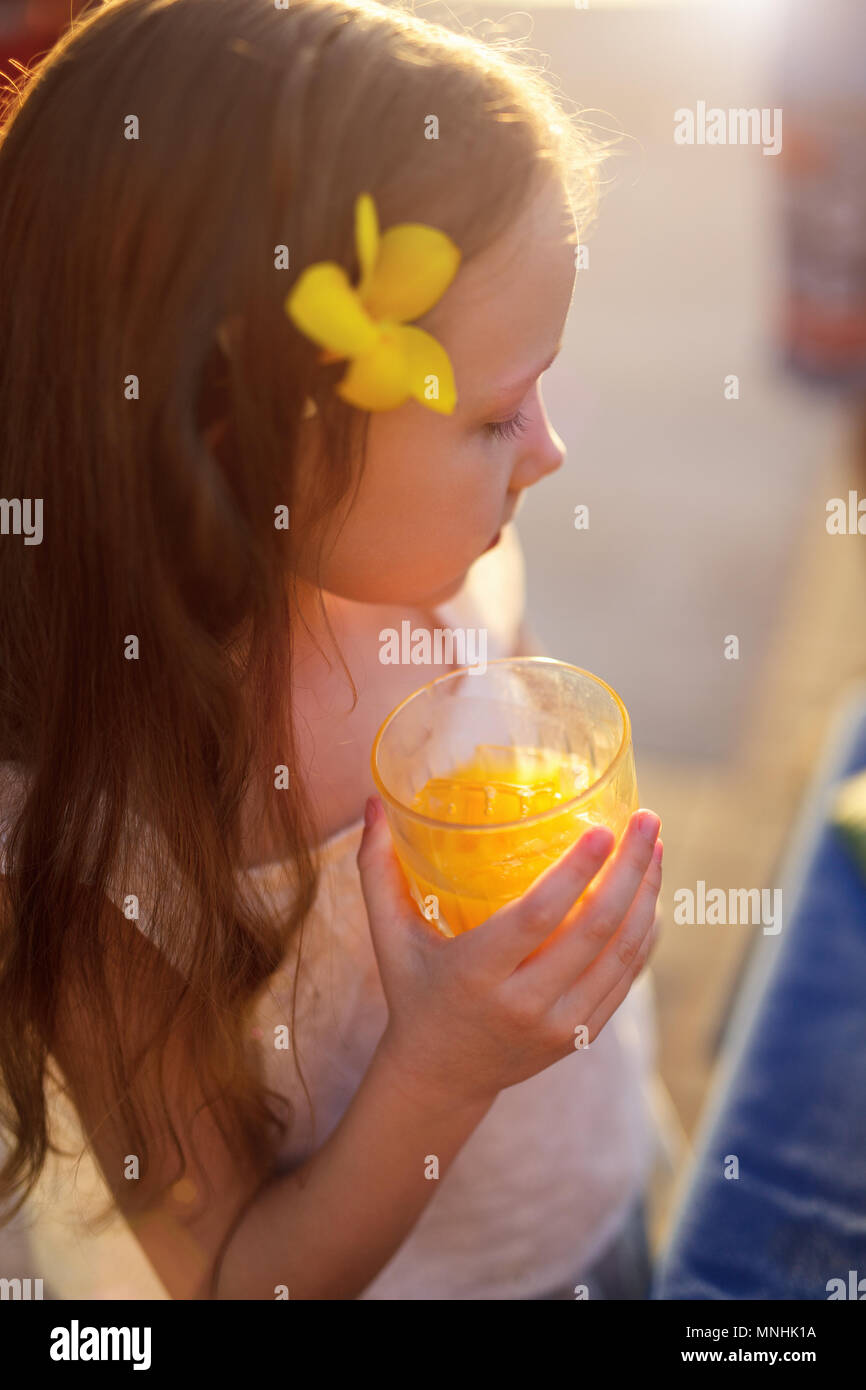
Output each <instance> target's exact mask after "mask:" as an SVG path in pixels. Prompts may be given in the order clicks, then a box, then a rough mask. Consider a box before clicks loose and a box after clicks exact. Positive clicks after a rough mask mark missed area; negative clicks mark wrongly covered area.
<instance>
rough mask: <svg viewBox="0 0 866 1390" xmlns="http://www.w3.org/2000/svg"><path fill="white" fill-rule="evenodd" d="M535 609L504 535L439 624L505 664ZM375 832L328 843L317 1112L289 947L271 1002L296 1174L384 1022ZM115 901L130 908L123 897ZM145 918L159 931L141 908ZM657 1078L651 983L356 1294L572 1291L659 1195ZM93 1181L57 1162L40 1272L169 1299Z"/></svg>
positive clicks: (306, 1000)
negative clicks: (364, 856)
mask: <svg viewBox="0 0 866 1390" xmlns="http://www.w3.org/2000/svg"><path fill="white" fill-rule="evenodd" d="M491 601H492V602H493V603H494V605H495V606H494V607H492V608H491ZM522 603H523V584H522V561H521V557H520V552H519V547H518V544H517V541H516V537H515V536H514V534H513V528H512V527H508V528H506V532H505V533H504V537H503V541H502V542H501V543H500V545H499V546H498V547H497V548H496V550H494V551H492V552H490V553H489V554H488V555H485V556H484V557H482V559H480V560H479V561H478V562H476V564H475V565H474V566H473V568H472V570H471V571H470V574H469V576H468V578H467V582H466V584H465V585H464V587H463V589H462V590H461V592H460V594H459V595H458V596H457V597H456V598H455V599H454V600H452V601H451V602H450V603H448V604H446V605H443V606H441V607H440V608H439V609H438V610H437V614H438V615H439V616H440V617H441V619H442V625H443V626H449V625H451V626H457V625H463V626H475V627H479V626H486V627H487V630H488V658H489V659H493V658H494V657H496V656H499V655H508V654H510V652H511V650H512V647H513V643H514V639H515V634H516V630H517V627H518V625H519V622H520V616H521V612H522ZM361 832H362V824H361V822H360V821H359V822H358V823H357V824H355V825H352V826H349V827H348V828H347V829H345V830H343V831H340V832H339V833H338V834H336V835H333V836H331V837H330V839H328V840H327V841H326V842H325V844H324V845H323V846H322V847H321V853H322V877H321V883H320V888H319V893H318V897H317V899H316V903H315V905H314V908H313V911H312V913H311V915H310V918H309V919H308V921H307V924H306V927H305V931H304V946H303V956H302V961H301V971H300V982H299V988H298V997H297V1007H296V1015H295V1035H296V1044H297V1050H298V1055H299V1060H300V1065H301V1070H302V1072H303V1075H304V1078H305V1080H306V1082H307V1085H308V1087H309V1089H310V1093H311V1095H312V1099H313V1106H314V1114H313V1115H311V1112H310V1109H309V1106H308V1104H307V1100H306V1097H305V1094H304V1090H303V1087H302V1086H301V1083H300V1080H299V1076H298V1070H297V1064H296V1059H295V1055H294V1054H293V1053H292V1052H291V1051H288V1050H281V1049H278V1048H276V1047H275V1046H274V1040H275V1032H274V1030H275V1029H279V1028H280V1025H283V1024H288V1023H289V1021H290V1017H291V1007H292V982H293V978H294V970H295V961H294V951H293V950H290V952H289V955H288V956H287V958H286V960H285V961H284V963H283V966H282V968H281V969H280V970H279V971H278V972H277V973H276V974H275V975H274V976H273V977H272V978H271V980H270V981H269V983H268V986H267V988H266V989H265V990H264V991H263V993H262V996H261V999H260V1002H259V1006H258V1011H257V1026H258V1029H260V1030H261V1039H260V1046H261V1047H262V1049H263V1058H264V1068H265V1072H266V1076H267V1080H268V1082H269V1084H270V1085H271V1086H272V1087H273V1088H274V1089H275V1090H277V1091H279V1092H281V1093H282V1094H283V1095H287V1096H288V1097H289V1098H290V1099H291V1101H292V1103H293V1107H294V1123H293V1126H292V1128H291V1131H290V1133H289V1134H288V1136H287V1138H286V1141H285V1144H284V1147H283V1149H282V1151H281V1154H280V1165H281V1167H284V1168H291V1167H292V1166H294V1165H295V1164H297V1163H300V1162H302V1161H303V1160H304V1159H305V1158H307V1157H308V1155H309V1154H310V1153H312V1152H313V1151H315V1149H316V1148H318V1147H319V1146H320V1145H321V1144H322V1143H323V1142H324V1140H325V1139H326V1138H327V1137H328V1135H329V1134H330V1133H331V1131H332V1130H333V1129H334V1127H335V1126H336V1125H337V1123H338V1121H339V1119H340V1117H341V1116H342V1114H343V1112H344V1111H345V1109H346V1107H347V1106H348V1104H349V1102H350V1101H351V1099H352V1097H353V1095H354V1094H355V1092H356V1090H357V1089H358V1086H359V1084H360V1082H361V1080H362V1078H363V1075H364V1072H365V1071H366V1069H367V1066H368V1064H369V1062H370V1059H371V1057H372V1055H373V1052H374V1051H375V1048H376V1045H377V1043H378V1041H379V1038H380V1037H381V1034H382V1031H383V1029H384V1027H385V1023H386V1018H387V1006H386V1002H385V997H384V994H383V992H382V987H381V983H380V980H379V974H378V968H377V965H376V959H375V955H374V952H373V947H372V941H371V938H370V931H369V925H368V922H367V916H366V911H365V908H364V903H363V899H362V895H361V889H360V881H359V878H358V870H357V865H356V862H355V856H356V854H357V850H358V844H359V841H360V838H361ZM239 878H240V880H241V881H242V883H243V884H244V885H245V886H246V888H247V889H248V890H251V891H254V892H258V893H259V894H260V895H261V896H262V897H263V898H264V900H265V901H266V902H269V903H272V904H273V906H274V907H275V909H277V910H279V908H280V905H283V906H285V903H286V900H287V895H289V894H290V893H291V891H292V888H291V867H290V866H289V865H286V864H283V863H275V864H269V865H265V866H260V867H257V868H255V869H248V870H244V871H241V873H240V875H239ZM116 901H118V902H119V903H122V901H123V894H122V892H121V891H118V894H117V897H116ZM140 912H141V916H140V918H139V926H140V927H141V928H142V929H143V930H145V931H147V915H146V911H145V909H144V904H142V906H141V908H140ZM654 1066H655V1033H654V1027H653V1012H652V995H651V987H650V984H649V980H648V977H646V976H645V975H644V976H642V977H641V979H640V980H639V981H638V983H637V984H636V985H635V986H634V987H633V988H632V990H631V992H630V994H629V995H628V996H627V998H626V999H625V1001H624V1002H623V1004H621V1005H620V1008H619V1009H618V1011H617V1013H616V1014H615V1015H614V1017H613V1018H612V1019H611V1020H610V1022H609V1023H608V1024H607V1025H606V1027H605V1028H604V1029H603V1030H602V1032H601V1034H600V1035H599V1036H598V1038H596V1039H595V1041H594V1042H593V1043H592V1044H591V1045H590V1047H589V1048H587V1049H585V1050H582V1051H575V1053H574V1055H573V1056H569V1057H567V1058H565V1059H563V1060H562V1061H560V1062H557V1063H556V1064H555V1065H553V1066H551V1067H548V1068H547V1070H546V1071H543V1072H541V1073H540V1074H539V1075H537V1076H534V1077H531V1078H530V1079H529V1080H528V1081H523V1082H521V1083H520V1084H518V1085H516V1086H512V1087H510V1088H508V1089H507V1090H505V1091H503V1092H501V1093H500V1095H499V1096H498V1097H497V1099H496V1100H495V1102H494V1104H493V1106H492V1107H491V1109H490V1110H489V1111H488V1113H487V1114H486V1115H485V1117H484V1118H483V1119H482V1121H481V1123H480V1124H479V1125H478V1127H477V1128H476V1129H475V1130H474V1132H473V1133H472V1134H471V1135H470V1137H469V1139H468V1140H467V1141H466V1143H465V1144H464V1146H463V1148H462V1149H461V1151H460V1153H459V1154H458V1155H457V1157H456V1159H455V1160H454V1161H453V1163H452V1165H451V1167H450V1168H449V1169H448V1171H447V1173H446V1174H445V1175H444V1176H443V1177H442V1178H441V1179H439V1180H438V1182H437V1183H436V1191H435V1193H434V1195H433V1197H432V1198H431V1200H430V1203H429V1205H428V1206H427V1207H426V1209H425V1211H424V1212H423V1214H422V1216H421V1218H420V1220H419V1221H418V1223H417V1224H416V1226H415V1227H414V1229H413V1230H412V1231H411V1232H410V1234H409V1236H408V1237H407V1238H406V1240H405V1241H404V1242H403V1244H402V1245H401V1247H400V1248H399V1250H398V1251H397V1252H396V1254H395V1255H394V1256H393V1258H392V1259H391V1260H390V1261H389V1262H388V1264H387V1265H385V1267H384V1268H383V1269H382V1270H381V1271H380V1272H379V1274H378V1275H377V1276H376V1278H375V1279H373V1281H372V1282H371V1283H370V1284H369V1285H368V1286H367V1288H366V1289H365V1290H364V1291H363V1292H362V1293H361V1294H360V1295H359V1297H360V1298H362V1299H523V1298H529V1297H532V1296H535V1295H539V1294H544V1293H546V1292H547V1291H549V1290H550V1289H553V1288H556V1287H558V1286H562V1285H565V1284H567V1283H568V1281H569V1280H574V1281H575V1282H576V1281H577V1280H578V1277H579V1276H580V1274H581V1273H582V1272H583V1271H584V1270H585V1269H587V1268H588V1267H589V1266H590V1265H591V1264H592V1263H593V1262H594V1261H595V1260H596V1258H597V1257H598V1256H599V1254H600V1253H601V1252H602V1251H603V1250H604V1249H605V1247H606V1246H607V1245H608V1243H609V1242H610V1241H611V1240H612V1239H613V1238H614V1237H615V1236H616V1235H617V1234H618V1231H619V1229H620V1227H621V1226H622V1224H623V1222H624V1221H625V1219H626V1217H627V1215H628V1212H629V1209H630V1207H631V1206H632V1204H633V1202H634V1200H635V1198H636V1197H637V1196H638V1195H639V1194H640V1192H641V1191H642V1190H644V1188H645V1186H646V1182H647V1178H648V1174H649V1171H650V1169H651V1167H652V1164H653V1161H654V1158H655V1154H656V1144H657V1140H658V1133H657V1130H656V1121H655V1111H654V1107H653V1103H652V1076H653V1073H654ZM70 1122H72V1121H70ZM94 1186H95V1189H96V1191H98V1194H99V1196H100V1197H102V1196H103V1195H104V1188H103V1187H102V1183H101V1177H100V1176H99V1175H98V1173H97V1170H96V1169H95V1165H90V1166H89V1167H88V1166H87V1165H85V1166H84V1167H83V1169H79V1174H78V1180H77V1191H78V1193H79V1196H78V1198H77V1199H76V1197H75V1196H74V1195H73V1186H72V1176H71V1168H69V1167H66V1166H65V1165H64V1164H62V1163H57V1162H56V1161H55V1164H54V1165H53V1168H52V1171H51V1172H49V1173H48V1174H46V1177H45V1179H44V1180H43V1182H42V1183H41V1184H40V1189H39V1191H38V1193H37V1195H36V1196H35V1197H34V1199H33V1201H32V1202H31V1204H30V1210H31V1213H33V1214H35V1219H36V1224H35V1226H34V1228H33V1229H32V1231H31V1234H30V1239H31V1245H32V1249H33V1260H32V1261H31V1263H32V1264H33V1266H34V1273H35V1274H37V1275H38V1274H39V1273H40V1268H36V1265H39V1266H40V1267H41V1268H42V1270H43V1272H46V1273H47V1275H48V1277H49V1279H50V1282H51V1284H52V1287H53V1289H54V1291H55V1292H56V1293H57V1295H58V1296H59V1297H62V1298H75V1297H79V1298H81V1297H84V1298H125V1297H129V1298H160V1297H166V1294H165V1292H164V1290H163V1289H162V1286H161V1284H160V1282H159V1280H158V1279H157V1278H156V1276H155V1274H154V1272H153V1271H152V1270H151V1268H150V1266H149V1264H148V1262H147V1260H146V1259H145V1257H144V1256H143V1254H142V1252H141V1250H140V1249H139V1247H138V1246H137V1244H136V1242H135V1240H134V1238H133V1237H132V1235H131V1233H130V1232H129V1231H128V1229H127V1228H126V1226H125V1223H124V1222H123V1220H122V1218H120V1217H118V1218H117V1220H116V1221H115V1223H114V1225H113V1226H112V1227H111V1228H109V1230H108V1231H103V1232H100V1233H99V1234H93V1233H90V1232H88V1231H86V1229H82V1227H81V1223H80V1221H79V1220H78V1219H77V1215H78V1214H82V1213H84V1212H85V1211H86V1209H87V1202H88V1201H89V1200H90V1197H89V1195H88V1188H89V1187H94ZM327 1219H328V1216H327V1213H326V1212H323V1214H322V1220H323V1222H326V1221H327ZM0 1239H2V1235H0Z"/></svg>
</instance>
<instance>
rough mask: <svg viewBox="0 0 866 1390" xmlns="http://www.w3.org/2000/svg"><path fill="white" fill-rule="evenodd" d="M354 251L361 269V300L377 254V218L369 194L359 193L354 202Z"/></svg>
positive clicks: (359, 289) (359, 292)
mask: <svg viewBox="0 0 866 1390" xmlns="http://www.w3.org/2000/svg"><path fill="white" fill-rule="evenodd" d="M355 249H356V251H357V253H358V264H359V265H360V267H361V278H360V280H359V282H358V286H357V291H358V294H359V295H360V296H361V298H362V299H363V297H364V293H365V291H366V288H367V286H368V284H369V283H370V277H371V276H372V274H373V270H374V268H375V265H376V258H377V256H378V254H379V218H378V215H377V213H376V204H375V203H374V202H373V199H372V197H371V196H370V194H369V193H359V194H358V197H357V198H356V200H355Z"/></svg>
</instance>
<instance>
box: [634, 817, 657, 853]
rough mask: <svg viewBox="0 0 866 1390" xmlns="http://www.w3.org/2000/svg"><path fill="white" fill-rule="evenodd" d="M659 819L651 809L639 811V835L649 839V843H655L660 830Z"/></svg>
mask: <svg viewBox="0 0 866 1390" xmlns="http://www.w3.org/2000/svg"><path fill="white" fill-rule="evenodd" d="M661 824H662V823H661V821H660V820H659V818H658V816H657V815H655V813H654V812H653V811H641V813H640V815H639V816H638V818H637V826H638V830H639V831H640V833H641V835H643V836H644V838H645V839H647V840H649V842H650V844H651V845H652V844H655V841H656V839H657V837H658V833H659V831H660V830H661Z"/></svg>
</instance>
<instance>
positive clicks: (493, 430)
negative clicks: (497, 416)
mask: <svg viewBox="0 0 866 1390" xmlns="http://www.w3.org/2000/svg"><path fill="white" fill-rule="evenodd" d="M527 423H528V422H527V419H526V416H525V415H524V413H523V411H522V410H518V412H517V414H516V415H512V417H511V419H510V420H493V421H491V423H490V424H488V425H485V426H484V429H485V431H486V432H487V433H488V434H490V435H492V436H493V438H494V439H514V437H515V435H518V434H520V433H521V431H522V430H525V429H526V426H527Z"/></svg>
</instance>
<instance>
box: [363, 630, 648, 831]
mask: <svg viewBox="0 0 866 1390" xmlns="http://www.w3.org/2000/svg"><path fill="white" fill-rule="evenodd" d="M541 665H546V666H561V667H563V668H564V669H565V670H566V671H574V672H575V673H576V674H577V675H579V676H586V677H587V679H589V680H591V681H592V682H593V683H594V684H595V685H600V686H601V687H602V689H604V690H606V691H607V693H608V695H610V696H611V697H612V699H613V702H614V704H615V705H616V707H617V709H618V710H619V713H620V718H621V719H622V738H621V739H620V744H619V747H618V748H617V750H616V752H615V753H614V755H613V757H612V758H611V760H610V762H609V763H608V765H607V767H606V768H605V770H604V772H603V773H602V774H601V776H600V777H597V778H596V780H595V781H594V782H592V783H591V784H590V786H588V787H586V788H585V790H584V791H582V792H580V793H579V794H578V795H577V796H573V797H570V798H569V800H568V801H563V802H562V803H561V804H560V805H559V806H554V807H551V808H550V809H549V810H547V811H537V812H536V813H535V815H534V816H524V817H522V818H521V819H519V820H507V821H496V822H495V823H493V824H491V825H473V824H471V823H470V824H463V823H462V822H459V821H444V820H437V819H436V817H435V816H427V815H424V813H423V812H421V811H416V810H415V809H414V807H412V806H406V805H405V804H404V803H403V802H402V801H400V800H398V798H397V797H396V796H393V795H392V794H391V792H389V791H388V789H387V787H386V786H385V783H384V782H383V780H382V778H381V776H380V774H379V770H378V768H377V766H376V761H377V755H378V752H379V745H380V744H381V742H382V739H383V738H384V736H385V733H386V732H387V729H388V727H389V725H390V724H391V723H392V721H393V720H394V719H396V718H397V715H398V714H399V713H400V712H401V710H403V709H404V708H405V707H406V705H408V704H411V702H412V701H413V700H417V698H418V696H419V695H423V694H424V693H425V692H426V691H428V690H431V689H432V688H433V686H434V685H440V684H441V683H442V682H443V681H449V680H454V678H455V677H456V676H465V675H467V674H469V673H470V672H471V671H472V669H473V668H472V667H471V666H458V667H457V668H456V670H454V671H446V672H444V674H443V675H441V676H436V677H435V679H433V680H432V681H427V683H426V685H421V686H419V687H418V689H417V690H413V691H412V693H411V695H406V696H405V697H404V698H403V699H402V700H401V701H400V703H399V704H398V705H396V706H395V707H394V709H392V711H391V713H390V714H389V715H388V716H387V718H386V719H385V720H384V722H383V723H382V724H381V725H380V728H379V732H378V733H377V734H376V737H375V738H374V740H373V747H372V750H371V753H370V767H371V770H372V773H373V781H374V783H375V785H376V790H377V792H378V793H379V795H380V796H381V797H382V798H383V800H384V801H386V802H387V803H388V804H389V805H391V806H393V807H395V809H396V810H398V811H400V812H402V813H403V815H405V816H411V818H412V820H414V821H417V822H418V823H419V824H421V825H428V826H430V827H431V828H432V829H434V830H454V831H471V832H472V833H473V834H477V835H485V834H487V833H488V832H492V831H500V832H501V831H503V830H514V829H516V828H517V827H518V826H523V825H540V824H541V823H542V822H543V821H546V820H550V819H551V818H552V817H554V816H561V815H563V814H564V813H565V812H566V811H572V810H574V809H575V808H576V807H577V806H578V805H580V803H582V802H586V801H589V800H590V798H591V797H593V796H595V795H596V794H597V793H598V791H599V790H600V788H602V787H603V786H604V785H605V783H606V782H610V781H611V780H612V778H613V776H614V774H615V773H616V772H617V771H618V770H619V766H620V764H621V763H622V761H623V759H624V757H625V755H626V751H627V749H628V748H629V747H630V746H631V718H630V716H629V712H628V710H627V709H626V707H625V704H624V703H623V701H622V699H621V697H620V696H619V695H618V694H617V693H616V691H615V690H614V688H613V686H612V685H608V683H607V681H605V680H602V678H601V676H596V675H595V674H594V673H593V672H592V671H587V670H585V669H584V668H583V667H582V666H573V665H572V664H571V662H568V661H559V660H558V659H557V658H556V657H555V656H501V657H496V658H495V659H494V660H493V661H488V662H487V669H489V668H490V667H491V666H541Z"/></svg>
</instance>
